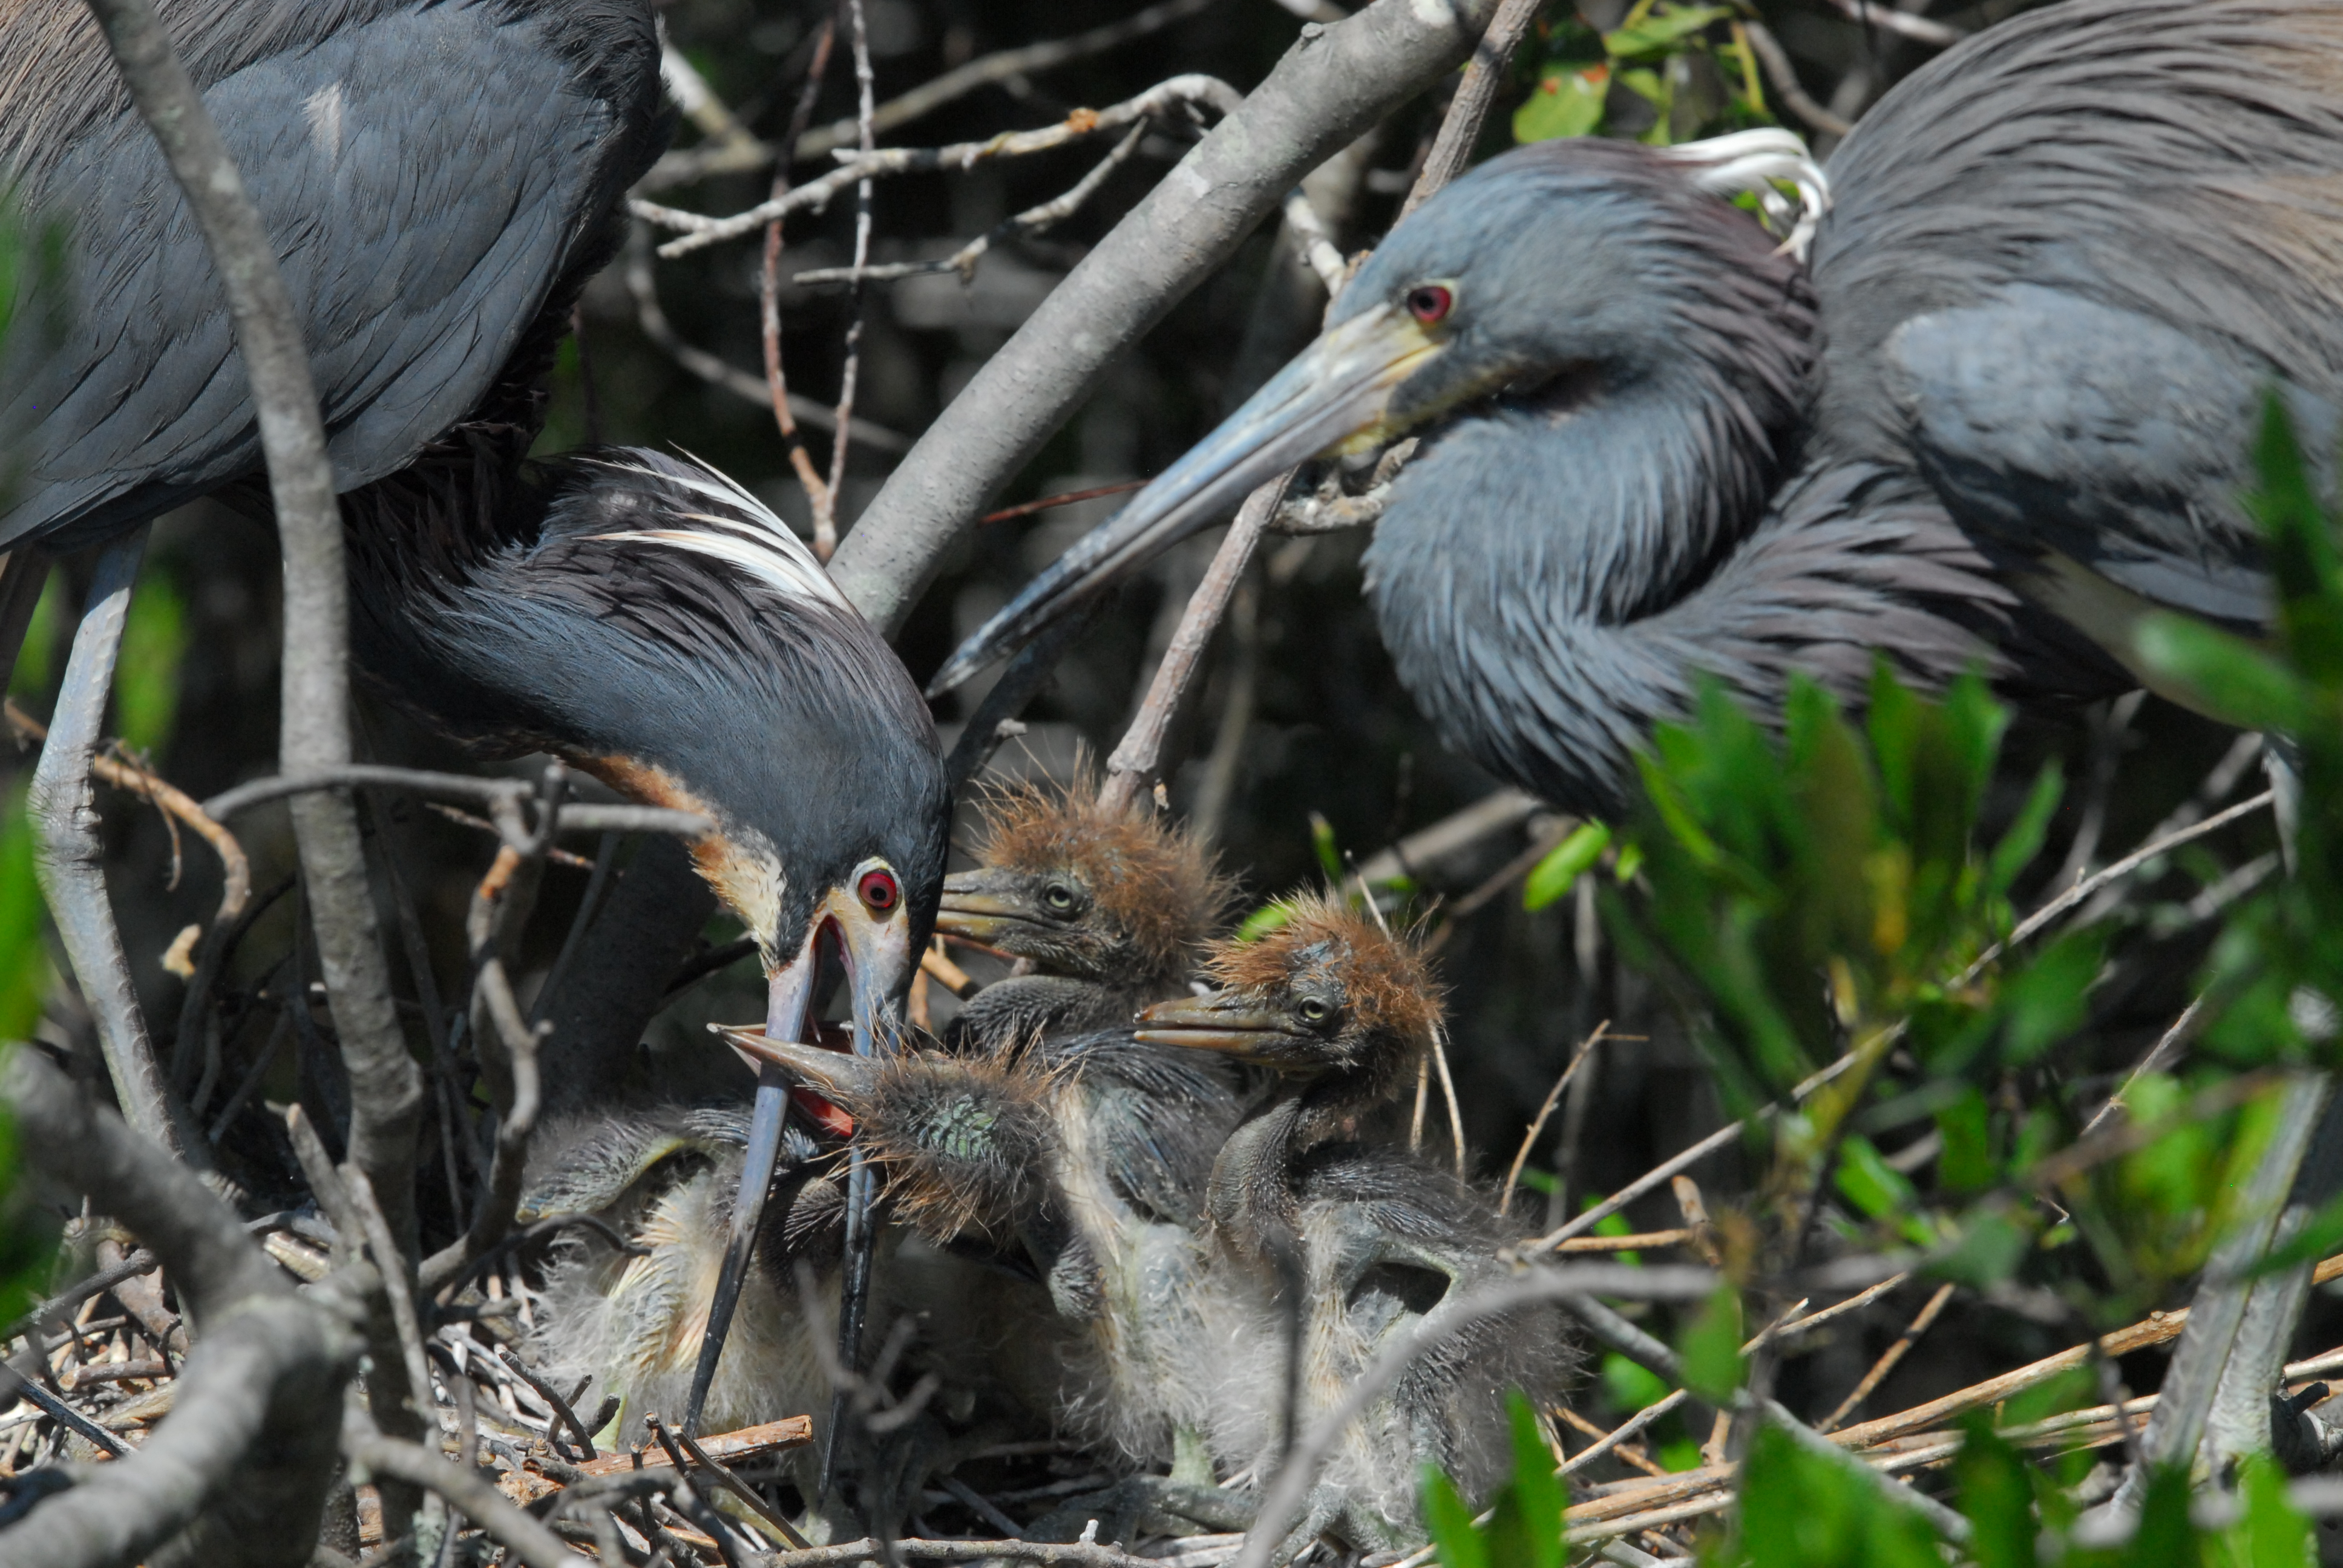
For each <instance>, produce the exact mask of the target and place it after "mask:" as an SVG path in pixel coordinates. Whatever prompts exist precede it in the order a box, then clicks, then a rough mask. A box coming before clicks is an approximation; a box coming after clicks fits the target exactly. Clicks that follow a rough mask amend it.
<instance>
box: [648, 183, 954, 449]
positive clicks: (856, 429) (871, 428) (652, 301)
mask: <svg viewBox="0 0 2343 1568" xmlns="http://www.w3.org/2000/svg"><path fill="white" fill-rule="evenodd" d="M618 272H619V276H620V279H621V281H623V282H624V283H625V284H626V286H627V293H628V295H629V296H631V297H633V299H634V302H635V326H636V327H638V328H639V329H640V330H641V332H642V335H643V336H644V337H648V338H649V339H650V341H651V343H652V345H653V346H654V347H657V348H658V349H659V351H660V352H661V353H663V354H665V355H666V356H667V357H669V358H670V359H672V360H674V361H675V362H676V363H677V364H678V365H679V366H681V367H683V368H684V369H685V370H687V371H689V372H690V373H691V374H692V375H694V376H697V377H699V378H700V379H701V380H702V381H705V382H707V383H708V384H709V386H710V387H721V388H723V389H724V390H725V391H727V392H729V393H731V394H732V396H734V397H738V398H740V399H741V400H742V401H743V402H748V403H753V404H755V405H756V406H757V407H759V408H761V409H763V410H765V411H766V412H767V413H770V412H772V407H773V389H772V387H771V386H770V385H769V384H768V383H767V382H766V380H765V378H764V377H762V376H751V375H750V374H749V372H747V371H746V370H742V369H740V368H739V367H736V366H734V365H732V364H731V363H730V362H729V361H727V360H725V359H722V358H719V357H717V356H716V355H713V354H710V353H709V351H708V350H707V349H705V348H702V347H699V345H698V344H695V343H687V342H685V341H684V339H683V336H682V335H681V334H680V333H679V332H677V331H676V329H675V324H674V323H673V322H671V321H669V319H668V318H667V310H666V308H665V307H663V306H661V305H660V304H659V280H658V279H657V277H655V276H653V274H652V272H651V246H650V232H649V230H648V229H646V228H644V227H642V226H639V225H638V226H637V227H636V229H635V232H634V234H633V235H632V236H630V237H629V238H628V241H627V252H626V256H625V259H624V260H623V261H622V262H621V263H620V265H619V268H618ZM789 417H790V418H792V419H794V420H796V421H797V422H798V423H799V424H802V425H810V426H812V427H814V428H815V429H817V430H827V429H829V428H830V418H831V414H830V407H829V405H827V404H824V403H819V402H816V401H815V400H814V399H813V398H811V397H806V396H804V395H803V394H801V393H797V392H792V393H790V394H789ZM847 433H848V434H849V435H850V436H852V437H853V438H854V439H855V440H857V441H860V442H861V443H862V444H863V445H864V446H866V447H870V449H871V450H872V451H874V452H884V453H887V454H888V455H890V457H891V456H893V455H895V454H898V453H901V452H908V451H910V449H911V442H910V437H907V436H902V435H899V434H898V433H896V432H895V431H893V430H890V429H887V428H886V427H883V426H879V425H873V424H872V423H871V422H870V420H868V419H857V420H855V421H854V423H853V424H852V425H850V426H849V427H848V428H847Z"/></svg>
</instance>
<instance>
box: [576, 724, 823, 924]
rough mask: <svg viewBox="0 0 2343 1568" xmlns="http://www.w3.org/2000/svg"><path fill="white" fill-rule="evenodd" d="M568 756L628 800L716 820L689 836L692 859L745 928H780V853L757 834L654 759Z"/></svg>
mask: <svg viewBox="0 0 2343 1568" xmlns="http://www.w3.org/2000/svg"><path fill="white" fill-rule="evenodd" d="M571 760H572V761H574V762H575V763H576V765H577V766H578V768H579V769H582V770H584V771H585V772H588V773H590V774H592V775H593V776H594V777H595V778H597V779H600V780H601V781H602V782H603V783H605V784H608V786H609V787H610V788H611V789H616V790H617V791H618V793H619V794H621V795H624V796H626V797H627V798H628V799H630V800H639V801H641V802H642V803H643V804H644V805H646V806H664V807H667V808H669V809H672V810H677V811H695V812H698V813H699V815H700V816H702V817H705V818H707V819H709V820H710V821H712V822H714V823H716V824H717V829H716V830H715V831H714V832H712V833H709V834H707V835H706V836H704V837H702V838H699V839H693V840H692V842H691V845H690V849H691V859H692V863H693V864H694V865H695V866H697V867H698V868H699V874H700V876H701V877H702V878H704V879H706V880H707V882H708V885H709V887H710V888H713V889H714V890H716V896H717V897H718V898H719V899H721V900H724V905H725V907H726V908H727V909H729V910H731V911H732V912H733V913H734V914H736V915H738V916H739V917H740V920H741V923H742V924H743V925H745V926H747V927H748V928H749V934H750V935H751V936H754V937H756V938H757V939H758V940H759V941H762V942H765V943H767V944H770V942H771V941H772V940H773V938H774V935H775V933H776V932H778V931H779V930H780V924H781V900H782V899H783V898H784V897H785V896H786V895H787V894H788V891H789V878H788V876H787V875H786V874H785V873H784V872H783V871H782V869H781V862H780V857H779V855H777V854H776V853H774V851H773V847H772V845H771V843H770V842H769V841H768V840H767V839H766V838H765V836H764V835H763V834H761V833H759V832H757V831H755V830H754V829H746V828H741V827H739V826H738V825H735V824H730V823H728V822H727V821H726V819H725V816H724V813H723V812H721V811H719V810H718V809H716V807H715V806H713V805H711V804H710V803H709V801H707V800H706V799H702V798H701V797H700V796H699V795H697V794H695V793H694V792H693V791H692V789H690V787H689V786H688V785H686V784H685V783H684V782H683V780H682V779H678V778H677V777H676V776H675V775H674V774H672V773H670V772H669V771H668V770H667V769H664V768H661V767H659V765H658V764H657V763H654V762H645V761H643V760H642V759H639V758H634V757H578V758H573V759H571Z"/></svg>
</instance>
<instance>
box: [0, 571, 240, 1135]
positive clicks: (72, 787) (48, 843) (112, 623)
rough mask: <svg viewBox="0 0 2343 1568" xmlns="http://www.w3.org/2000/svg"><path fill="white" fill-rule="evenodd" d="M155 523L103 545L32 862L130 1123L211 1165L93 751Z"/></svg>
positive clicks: (38, 799) (45, 770)
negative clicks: (144, 959) (140, 974)
mask: <svg viewBox="0 0 2343 1568" xmlns="http://www.w3.org/2000/svg"><path fill="white" fill-rule="evenodd" d="M145 554H146V528H145V527H144V526H141V527H139V528H134V529H132V530H131V531H130V532H128V533H126V534H124V535H122V536H121V537H120V538H116V539H115V540H113V541H112V542H111V543H109V544H107V545H106V547H105V548H102V549H100V550H99V551H98V555H97V570H96V576H95V578H94V579H93V580H92V582H91V584H90V589H89V600H88V603H87V604H86V605H85V607H84V608H83V610H82V617H81V625H80V626H79V628H76V629H75V632H74V641H73V653H72V656H71V657H70V658H67V660H66V661H65V681H64V684H63V686H62V687H61V688H60V689H59V690H58V693H57V707H56V712H55V715H54V716H53V717H52V718H51V719H50V721H49V737H48V739H47V740H46V741H45V743H44V744H43V745H42V747H41V760H40V762H39V764H38V766H36V767H35V769H33V782H32V788H31V790H30V792H29V794H28V796H27V798H26V802H25V809H26V812H27V814H28V816H29V817H30V818H31V819H32V826H33V843H34V849H33V863H34V868H35V870H36V871H37V872H38V874H39V876H40V881H41V891H42V892H43V893H44V894H45V895H46V896H47V899H48V903H49V910H50V913H51V914H52V915H53V916H54V917H55V920H56V923H57V935H58V937H59V938H60V939H61V940H63V941H64V943H65V956H66V958H67V959H68V960H70V961H71V962H72V965H73V970H74V976H75V979H76V980H79V981H80V982H81V989H82V994H83V996H84V997H85V999H86V1000H87V1001H88V1003H89V1010H90V1012H91V1015H92V1016H93V1017H94V1018H95V1019H96V1022H97V1039H98V1044H99V1047H100V1049H101V1050H103V1051H104V1052H105V1055H106V1070H107V1072H108V1073H109V1074H111V1075H112V1077H113V1080H114V1091H115V1096H116V1099H117V1100H118V1101H120V1103H121V1106H122V1114H123V1117H124V1119H125V1120H126V1121H128V1122H129V1123H130V1125H131V1126H133V1127H135V1128H136V1129H137V1130H138V1131H141V1132H143V1133H145V1134H146V1136H147V1137H149V1138H151V1139H153V1140H155V1141H156V1142H157V1143H160V1144H162V1145H163V1146H164V1147H165V1148H166V1149H168V1150H170V1151H172V1152H173V1153H174V1154H176V1155H177V1156H178V1157H179V1158H180V1159H182V1160H190V1161H194V1162H196V1163H197V1164H199V1165H207V1164H208V1163H209V1161H208V1160H206V1158H205V1157H204V1156H205V1153H206V1148H207V1146H206V1143H205V1141H204V1140H203V1139H202V1138H201V1137H200V1136H197V1135H196V1132H195V1131H194V1128H193V1126H192V1119H191V1118H190V1117H189V1116H188V1114H187V1111H186V1107H185V1106H184V1105H182V1104H180V1103H179V1102H178V1097H177V1096H176V1094H174V1093H173V1092H172V1091H171V1088H170V1086H169V1084H167V1083H166V1082H165V1081H164V1079H163V1075H162V1073H161V1071H160V1070H158V1069H157V1067H156V1061H155V1050H154V1046H153V1043H152V1042H151V1041H150V1040H148V1038H147V1034H146V1018H145V1017H144V1016H143V1015H142V1014H141V1013H140V1011H139V1010H138V994H137V991H136V989H135V988H133V986H132V985H131V983H130V964H129V960H127V959H126V957H125V956H124V953H123V950H122V932H121V930H120V929H119V928H117V927H116V925H115V923H114V908H113V906H112V905H111V904H110V903H109V902H108V901H107V900H106V869H105V846H104V844H103V842H102V841H101V839H100V838H99V834H98V821H99V819H98V814H97V800H96V794H95V792H94V791H93V790H92V789H90V782H89V769H90V760H91V759H92V758H93V757H94V756H95V755H96V750H97V739H98V730H99V727H100V726H101V725H102V724H103V723H104V721H105V718H106V693H107V692H108V690H110V689H112V687H113V684H114V661H115V655H116V653H117V652H118V651H119V650H120V648H121V646H122V628H123V625H124V622H125V621H126V619H127V618H128V615H129V611H130V594H131V590H132V588H133V587H134V586H135V585H136V582H137V578H138V563H139V560H140V558H141V557H143V556H144V555H145Z"/></svg>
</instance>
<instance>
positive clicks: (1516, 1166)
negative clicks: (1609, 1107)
mask: <svg viewBox="0 0 2343 1568" xmlns="http://www.w3.org/2000/svg"><path fill="white" fill-rule="evenodd" d="M1610 1028H1611V1020H1609V1019H1607V1018H1606V1019H1604V1020H1603V1021H1602V1022H1601V1023H1598V1024H1596V1025H1595V1026H1594V1032H1592V1033H1591V1034H1589V1035H1588V1036H1587V1037H1586V1040H1585V1041H1584V1043H1583V1044H1581V1045H1580V1046H1579V1048H1578V1049H1577V1050H1574V1051H1573V1052H1572V1053H1571V1057H1570V1065H1569V1066H1567V1067H1565V1068H1564V1069H1563V1070H1562V1076H1561V1077H1559V1078H1557V1079H1555V1080H1554V1087H1553V1088H1552V1089H1550V1090H1548V1091H1546V1097H1545V1103H1544V1104H1543V1105H1541V1106H1539V1107H1538V1113H1537V1114H1536V1115H1535V1116H1534V1117H1532V1118H1531V1119H1530V1130H1529V1131H1527V1132H1524V1133H1523V1134H1522V1146H1521V1147H1520V1148H1519V1149H1516V1150H1515V1151H1513V1166H1512V1168H1511V1169H1509V1170H1508V1171H1506V1172H1505V1188H1504V1191H1503V1193H1501V1194H1500V1195H1499V1196H1498V1199H1497V1213H1498V1215H1499V1217H1500V1218H1502V1217H1503V1215H1505V1214H1506V1213H1507V1212H1509V1211H1511V1210H1512V1208H1513V1185H1514V1183H1516V1182H1518V1181H1520V1180H1521V1179H1522V1167H1523V1166H1524V1165H1526V1164H1528V1163H1529V1159H1530V1151H1531V1150H1532V1149H1534V1148H1536V1147H1537V1141H1538V1134H1539V1133H1541V1132H1544V1131H1545V1124H1546V1119H1547V1118H1548V1117H1551V1116H1552V1115H1553V1114H1554V1107H1555V1106H1556V1105H1559V1104H1561V1103H1562V1091H1564V1090H1565V1089H1568V1088H1569V1087H1570V1081H1571V1080H1572V1079H1574V1078H1575V1077H1577V1076H1578V1070H1579V1068H1580V1067H1582V1066H1584V1064H1585V1061H1586V1058H1587V1056H1588V1054H1589V1053H1590V1052H1592V1051H1593V1050H1594V1048H1595V1047H1596V1046H1598V1045H1600V1044H1602V1043H1603V1037H1604V1034H1605V1033H1607V1032H1608V1031H1609V1030H1610Z"/></svg>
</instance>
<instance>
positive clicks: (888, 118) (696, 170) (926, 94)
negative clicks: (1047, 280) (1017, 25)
mask: <svg viewBox="0 0 2343 1568" xmlns="http://www.w3.org/2000/svg"><path fill="white" fill-rule="evenodd" d="M1212 3H1213V0H1164V3H1163V4H1161V5H1150V6H1149V7H1147V8H1146V9H1145V10H1143V11H1135V12H1133V13H1132V14H1131V15H1129V16H1126V17H1124V18H1123V19H1121V21H1119V22H1110V23H1108V24H1107V25H1105V26H1103V27H1093V28H1091V30H1090V31H1089V32H1087V33H1078V34H1076V35H1074V36H1072V37H1071V38H1051V39H1046V40H1044V41H1043V42H1041V43H1039V44H1026V45H1020V46H1019V47H1017V48H1014V49H1002V50H1000V51H998V52H996V53H994V54H990V55H980V56H979V57H978V58H976V59H973V60H970V62H969V63H968V64H967V65H961V66H959V67H958V68H956V69H953V70H950V71H946V72H945V73H944V74H943V75H940V76H937V77H934V78H932V79H930V80H929V81H926V82H922V83H920V85H918V86H916V87H913V88H912V89H911V90H910V92H908V93H905V94H904V95H902V96H901V97H900V98H890V99H889V100H888V101H887V102H885V103H883V104H881V105H880V106H879V107H878V109H877V111H876V112H875V113H873V114H872V115H871V116H870V126H871V129H872V130H874V131H876V132H877V133H878V134H879V135H880V136H885V135H887V134H888V133H889V132H890V131H893V130H896V129H898V128H900V127H901V126H907V125H909V124H910V123H911V122H912V121H913V120H916V119H919V118H920V116H924V115H927V114H929V113H930V112H932V111H933V110H936V109H939V108H940V107H942V106H944V105H946V104H948V103H950V102H951V101H952V100H953V99H955V98H958V97H962V96H964V95H967V94H969V93H970V92H973V91H975V90H976V89H977V88H979V87H983V86H988V85H993V84H996V83H1008V82H1014V81H1015V80H1017V79H1018V78H1019V77H1021V76H1026V75H1032V74H1033V73H1035V72H1037V71H1046V70H1049V69H1051V67H1053V66H1057V65H1066V64H1068V63H1070V62H1071V61H1075V60H1080V59H1084V58H1087V57H1088V56H1090V55H1097V54H1102V53H1104V52H1105V51H1106V50H1108V49H1111V48H1113V47H1115V46H1116V45H1120V44H1127V43H1130V42H1131V41H1132V40H1133V39H1136V38H1143V37H1145V36H1146V35H1149V34H1151V33H1154V32H1158V31H1160V30H1161V29H1162V28H1164V27H1167V26H1169V25H1172V23H1175V22H1181V21H1185V20H1186V19H1187V18H1188V17H1191V16H1193V15H1197V14H1198V13H1199V12H1201V11H1202V10H1203V9H1204V8H1205V7H1206V6H1208V5H1212ZM791 130H792V133H793V134H792V135H791V136H789V138H788V139H787V140H786V141H784V142H783V143H782V144H781V145H782V146H788V147H789V148H791V149H792V151H791V157H792V158H793V160H794V161H796V162H798V163H806V162H809V161H811V160H813V159H815V158H820V157H822V156H826V155H828V154H830V153H831V152H834V151H835V150H837V149H838V148H840V147H842V146H848V145H849V144H850V143H854V142H856V141H857V140H858V139H859V136H860V116H856V117H854V118H849V119H842V120H840V121H837V122H836V123H834V124H832V125H828V126H821V127H820V129H818V130H813V131H803V132H800V131H799V129H798V127H796V126H794V125H793V126H791ZM773 151H774V149H773V146H772V145H771V144H769V143H766V142H757V143H755V144H754V145H753V146H752V147H749V148H742V147H740V146H737V145H725V146H702V147H687V148H685V149H683V150H682V151H680V152H671V153H669V154H667V155H666V156H663V157H661V158H660V159H659V162H658V163H657V164H655V165H653V166H652V167H651V172H650V173H649V175H648V176H645V177H644V179H643V182H642V188H643V189H645V190H664V189H666V188H667V187H669V186H679V185H687V184H689V183H690V182H692V181H694V180H699V179H704V178H706V177H707V176H709V175H715V174H745V173H748V172H749V171H750V170H753V169H759V168H762V167H763V166H765V165H766V164H767V163H768V162H769V161H771V159H772V156H773Z"/></svg>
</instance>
